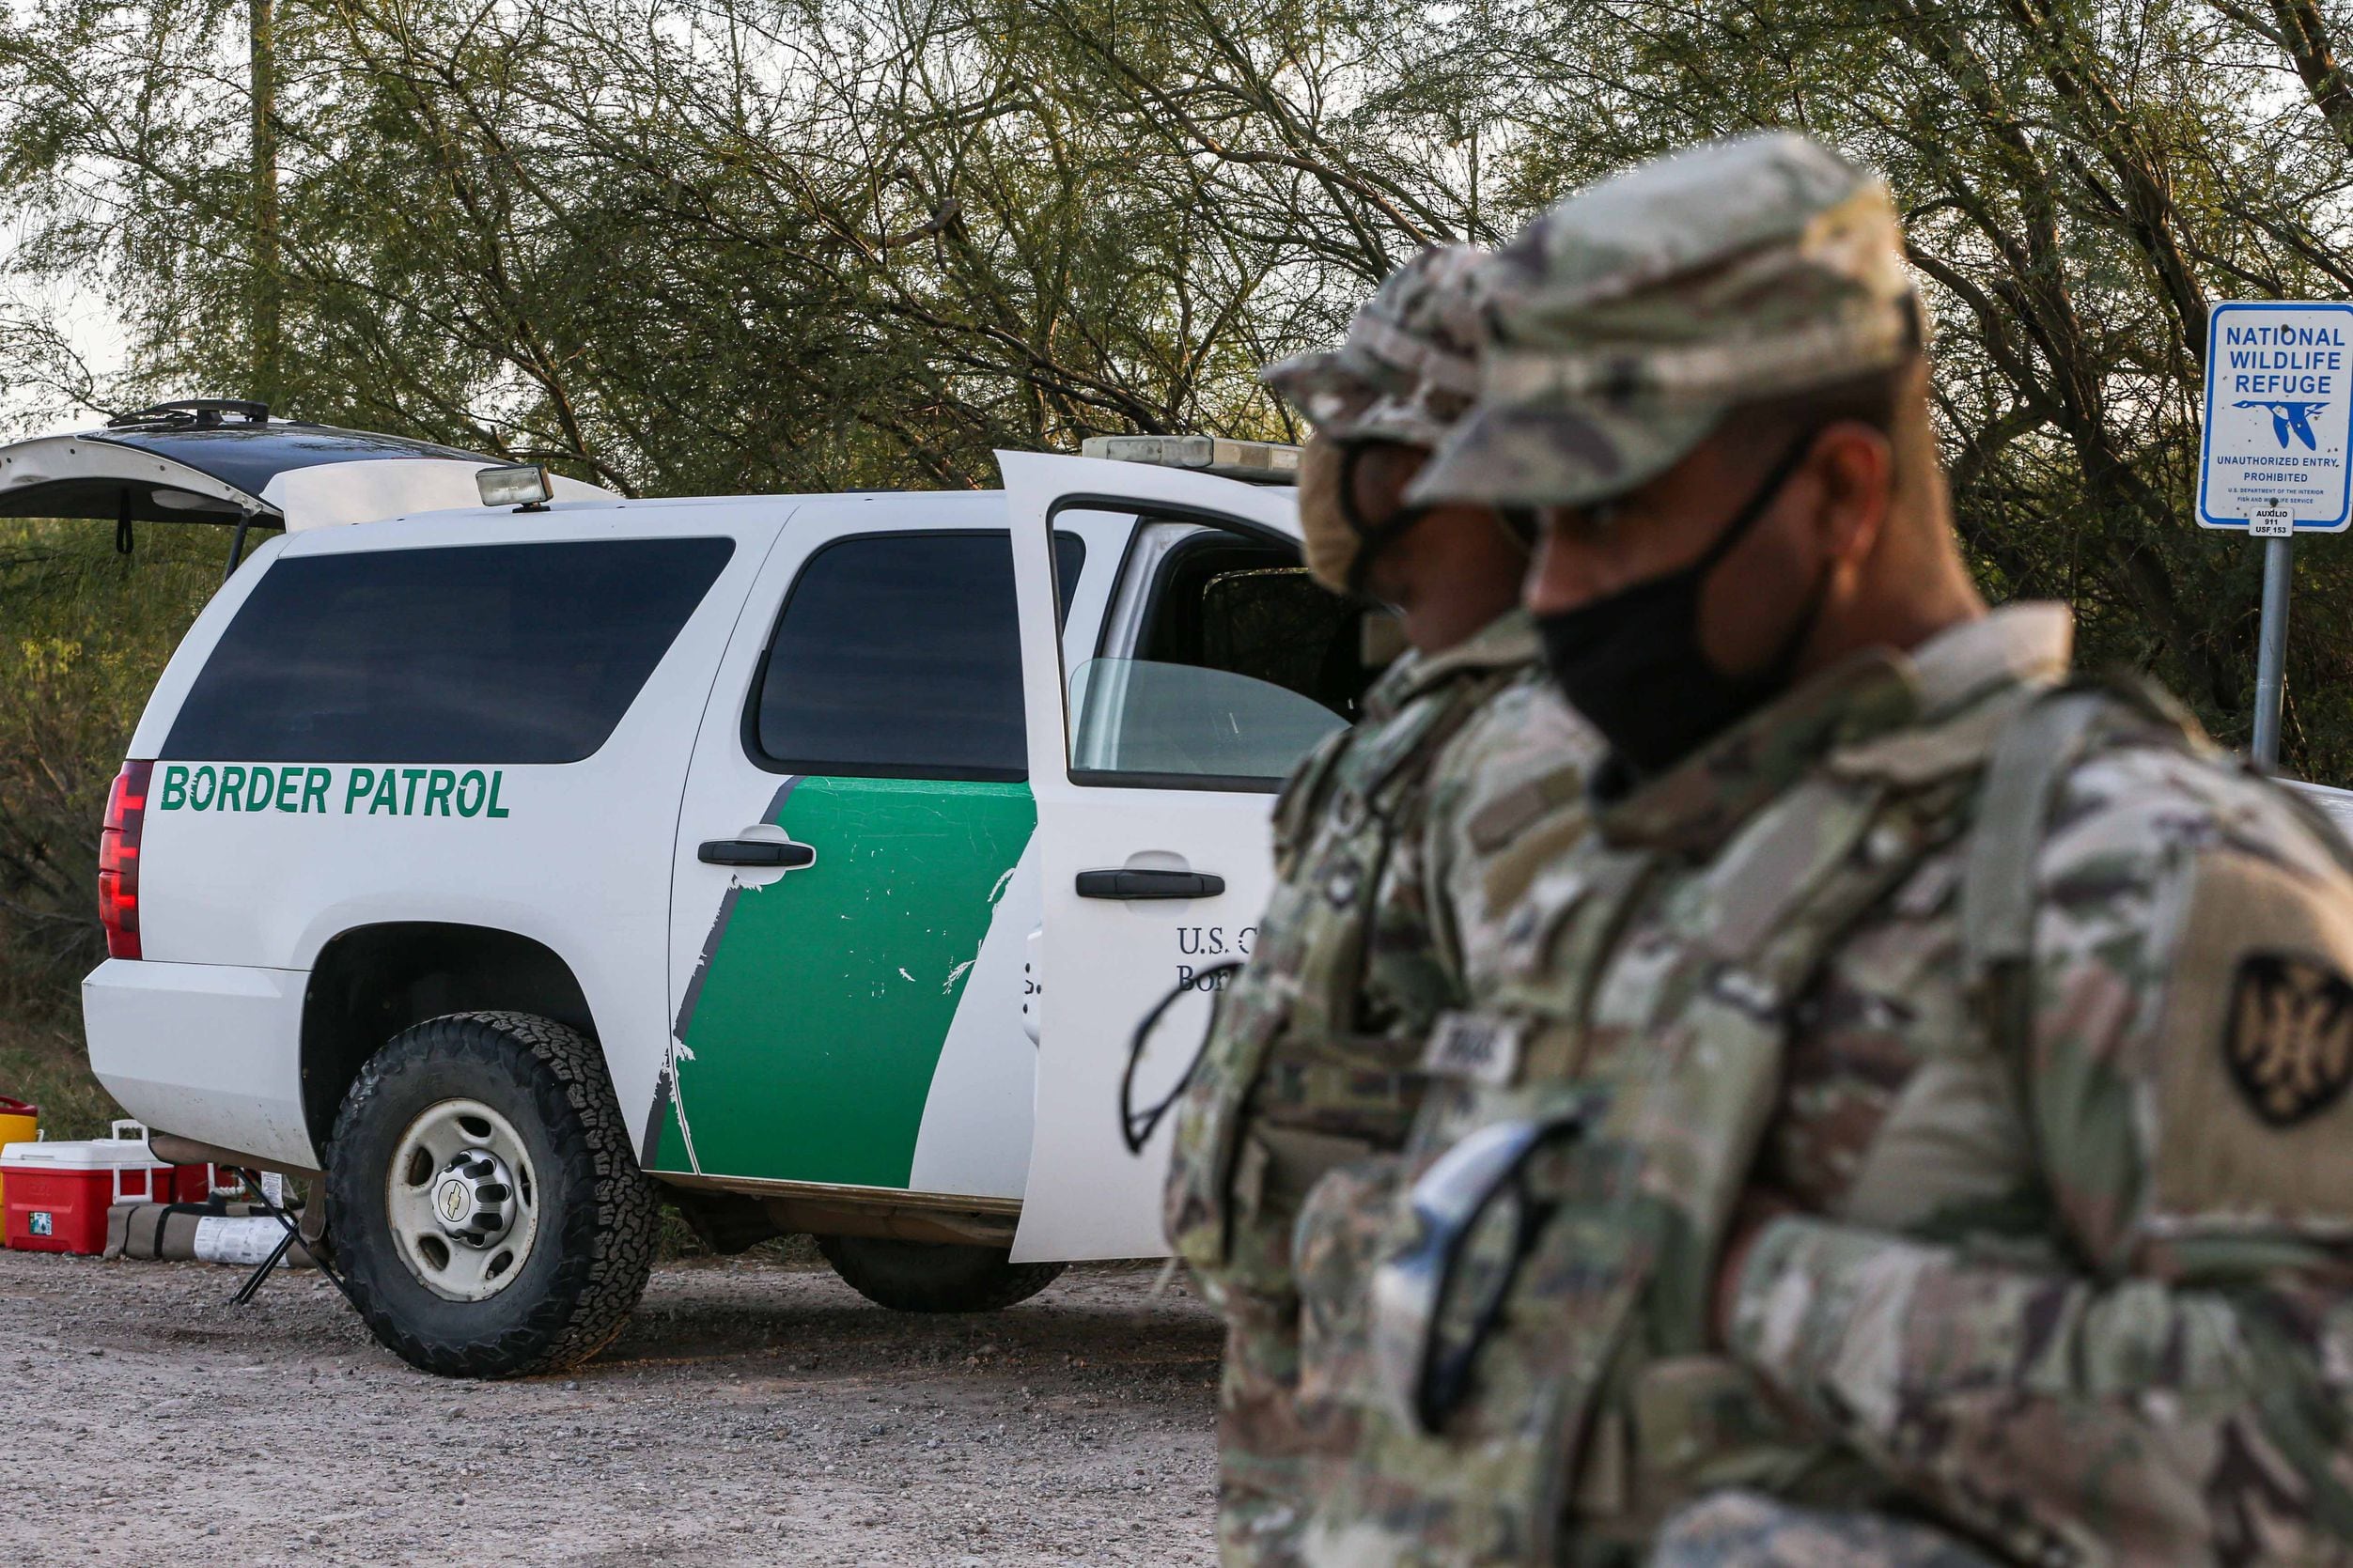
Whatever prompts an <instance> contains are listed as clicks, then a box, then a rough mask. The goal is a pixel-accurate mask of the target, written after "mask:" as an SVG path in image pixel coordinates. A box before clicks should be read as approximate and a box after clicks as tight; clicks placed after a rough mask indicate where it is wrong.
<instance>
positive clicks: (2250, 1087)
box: [2222, 953, 2353, 1127]
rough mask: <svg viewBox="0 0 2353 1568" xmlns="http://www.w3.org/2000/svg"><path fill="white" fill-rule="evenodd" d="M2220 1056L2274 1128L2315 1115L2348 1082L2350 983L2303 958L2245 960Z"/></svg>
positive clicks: (2352, 1032)
mask: <svg viewBox="0 0 2353 1568" xmlns="http://www.w3.org/2000/svg"><path fill="white" fill-rule="evenodd" d="M2222 1054H2223V1060H2224V1061H2225V1062H2227V1063H2229V1065H2230V1070H2231V1079H2232V1081H2233V1082H2235V1083H2236V1084H2237V1085H2238V1092H2239V1093H2240V1094H2243V1095H2245V1096H2246V1098H2247V1103H2248V1105H2250V1106H2251V1107H2252V1108H2253V1110H2254V1112H2255V1114H2256V1115H2258V1116H2260V1117H2262V1118H2263V1119H2264V1120H2265V1121H2267V1122H2268V1123H2270V1124H2271V1125H2272V1126H2278V1127H2290V1126H2296V1125H2297V1124H2298V1123H2299V1122H2303V1121H2306V1120H2309V1119H2310V1118H2312V1117H2314V1116H2316V1115H2318V1114H2319V1113H2320V1112H2322V1111H2323V1110H2328V1109H2329V1107H2330V1106H2331V1105H2334V1104H2335V1103H2336V1102H2337V1100H2338V1098H2339V1097H2340V1096H2342V1095H2343V1094H2345V1086H2346V1085H2347V1084H2348V1083H2353V982H2348V981H2347V980H2346V979H2345V976H2344V975H2342V974H2340V973H2338V972H2337V971H2336V970H2334V969H2332V968H2330V967H2329V966H2327V965H2325V964H2321V963H2316V962H2314V960H2312V959H2310V958H2304V957H2298V956H2297V955H2292V954H2285V953H2251V954H2248V955H2246V956H2245V957H2243V958H2241V959H2240V960H2239V963H2238V972H2237V974H2236V976H2235V977H2234V978H2233V980H2232V985H2231V1006H2230V1014H2229V1017H2228V1023H2227V1027H2226V1029H2225V1031H2224V1033H2223V1039H2222Z"/></svg>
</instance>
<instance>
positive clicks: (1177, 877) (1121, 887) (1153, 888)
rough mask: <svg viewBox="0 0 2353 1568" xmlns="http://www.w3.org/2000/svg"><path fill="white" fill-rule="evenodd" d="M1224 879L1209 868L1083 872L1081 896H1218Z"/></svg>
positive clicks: (1222, 888) (1080, 879) (1223, 886)
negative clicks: (1201, 869) (1207, 869)
mask: <svg viewBox="0 0 2353 1568" xmlns="http://www.w3.org/2000/svg"><path fill="white" fill-rule="evenodd" d="M1224 891H1225V878H1224V877H1219V876H1215V875H1213V874H1211V873H1209V872H1207V871H1082V872H1080V873H1079V896H1080V897H1081V898H1215V897H1216V896H1217V895H1218V894H1219V893H1223V892H1224Z"/></svg>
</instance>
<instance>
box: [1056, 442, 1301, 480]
mask: <svg viewBox="0 0 2353 1568" xmlns="http://www.w3.org/2000/svg"><path fill="white" fill-rule="evenodd" d="M1079 450H1080V451H1081V452H1082V453H1083V454H1084V455H1085V456H1087V457H1090V458H1110V459H1111V460H1112V461H1114V462H1121V463H1158V464H1160V465H1161V467H1163V468H1190V469H1197V470H1199V471H1200V472H1202V473H1204V474H1223V475H1224V476H1225V477H1226V478H1228V479H1248V480H1253V481H1254V482H1256V483H1258V484H1261V485H1296V484H1298V483H1299V448H1298V447H1296V446H1286V445H1285V444H1283V443H1282V442H1273V441H1229V440H1227V439H1226V438H1225V437H1223V436H1089V437H1087V438H1086V440H1085V441H1084V442H1081V443H1080V446H1079Z"/></svg>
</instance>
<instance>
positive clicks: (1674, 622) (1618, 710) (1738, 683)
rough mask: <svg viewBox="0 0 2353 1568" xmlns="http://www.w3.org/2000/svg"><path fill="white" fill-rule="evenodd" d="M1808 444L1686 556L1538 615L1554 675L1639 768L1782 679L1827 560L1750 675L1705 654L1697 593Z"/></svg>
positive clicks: (1660, 762) (1714, 729) (1669, 754)
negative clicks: (1688, 559)
mask: <svg viewBox="0 0 2353 1568" xmlns="http://www.w3.org/2000/svg"><path fill="white" fill-rule="evenodd" d="M1813 450H1814V438H1813V437H1812V436H1811V435H1808V436H1806V437H1805V438H1804V439H1803V440H1800V442H1798V443H1797V444H1796V445H1795V446H1793V447H1791V448H1790V450H1789V452H1788V454H1787V455H1786V456H1784V458H1782V459H1781V461H1780V462H1778V463H1776V464H1775V465H1774V466H1773V471H1772V472H1771V473H1770V474H1767V475H1766V476H1765V480H1764V482H1763V483H1762V484H1760V485H1759V486H1758V487H1757V488H1756V490H1755V492H1754V493H1753V494H1752V495H1751V496H1750V497H1749V499H1748V501H1747V503H1746V504H1745V505H1742V506H1741V508H1740V510H1739V512H1738V514H1737V516H1735V517H1734V518H1733V520H1731V521H1730V522H1729V523H1727V524H1726V525H1725V526H1724V531H1723V533H1722V534H1721V535H1719V536H1717V539H1716V542H1715V543H1714V544H1712V545H1710V546H1708V548H1707V552H1706V554H1704V555H1702V556H1701V557H1700V558H1699V559H1698V560H1696V561H1694V562H1692V563H1691V565H1690V566H1688V567H1680V568H1678V569H1676V570H1675V571H1671V572H1669V573H1667V574H1666V575H1665V576H1663V577H1654V578H1651V579H1650V580H1649V581H1647V582H1638V583H1636V584H1635V585H1634V586H1632V587H1631V588H1627V589H1623V590H1621V591H1619V592H1617V593H1614V594H1612V595H1610V596H1609V597H1608V598H1598V599H1596V600H1594V601H1593V602H1592V603H1590V604H1581V605H1579V606H1578V607H1577V608H1576V609H1574V610H1563V611H1557V612H1555V613H1551V614H1549V615H1539V616H1537V617H1536V629H1537V631H1538V633H1539V635H1541V636H1542V638H1543V640H1544V662H1545V665H1546V667H1547V668H1548V669H1549V670H1550V672H1551V675H1552V679H1553V682H1554V683H1555V684H1556V685H1558V686H1559V687H1560V689H1561V691H1562V693H1563V694H1564V695H1565V696H1566V697H1567V698H1568V703H1569V706H1571V707H1574V708H1575V709H1576V710H1577V711H1578V712H1580V713H1582V714H1583V715H1584V716H1585V718H1586V719H1587V720H1589V721H1590V722H1592V724H1593V726H1594V727H1595V728H1596V729H1597V730H1599V731H1600V732H1601V734H1602V736H1603V737H1604V738H1606V739H1607V740H1608V741H1609V742H1610V745H1611V747H1612V749H1613V750H1614V751H1615V752H1616V753H1617V755H1618V757H1619V758H1620V760H1621V761H1622V762H1623V763H1624V764H1625V765H1626V766H1628V767H1629V768H1632V769H1633V770H1634V772H1636V773H1637V774H1643V775H1648V774H1653V773H1658V772H1660V771H1663V770H1664V769H1666V768H1671V767H1673V766H1674V765H1675V763H1677V762H1680V761H1681V760H1682V759H1683V758H1684V757H1686V756H1688V755H1690V754H1691V753H1692V752H1693V751H1694V750H1696V749H1697V748H1698V747H1699V746H1700V744H1701V743H1702V742H1704V741H1706V740H1707V739H1709V738H1711V737H1714V736H1717V735H1720V734H1722V732H1723V731H1725V730H1726V729H1729V728H1730V727H1732V726H1733V725H1734V724H1736V723H1737V722H1740V721H1741V720H1742V719H1744V718H1746V717H1747V716H1748V715H1749V714H1751V713H1753V712H1754V711H1756V709H1757V708H1759V707H1760V706H1763V705H1764V704H1765V703H1766V702H1767V700H1769V698H1771V697H1773V696H1775V695H1776V694H1778V693H1779V692H1780V691H1782V690H1783V688H1784V687H1786V686H1787V685H1788V684H1789V672H1790V668H1791V666H1792V665H1794V664H1795V663H1796V662H1797V660H1798V654H1799V650H1800V649H1801V648H1802V647H1804V645H1805V640H1806V635H1807V633H1808V632H1810V631H1812V630H1813V629H1814V619H1815V615H1816V614H1817V613H1819V612H1820V610H1821V605H1822V590H1823V587H1824V585H1825V584H1826V583H1827V582H1829V580H1830V574H1829V572H1828V570H1827V568H1826V569H1825V570H1824V572H1823V574H1822V575H1821V577H1819V578H1818V579H1816V581H1815V587H1814V591H1813V592H1812V594H1810V595H1809V596H1808V600H1807V604H1806V608H1805V611H1804V613H1801V614H1800V616H1799V617H1798V619H1797V622H1796V623H1795V624H1794V625H1793V626H1791V628H1790V629H1789V632H1788V635H1787V636H1786V637H1784V639H1783V641H1782V644H1781V646H1780V647H1779V648H1778V649H1776V650H1775V651H1774V654H1773V657H1772V658H1770V659H1769V660H1766V661H1765V664H1764V666H1763V668H1761V669H1758V670H1756V671H1755V672H1753V673H1752V674H1750V675H1724V674H1722V672H1720V671H1719V670H1718V669H1717V668H1716V667H1715V666H1714V665H1713V664H1710V663H1709V662H1708V661H1707V656H1706V654H1705V653H1704V652H1702V651H1701V649H1700V644H1699V600H1700V593H1701V591H1702V589H1704V588H1705V587H1706V583H1707V574H1708V573H1709V572H1710V571H1713V570H1714V569H1715V567H1716V566H1717V564H1718V563H1719V562H1721V561H1722V560H1723V558H1724V557H1725V556H1726V555H1729V554H1730V553H1731V552H1732V551H1733V550H1734V549H1735V548H1736V547H1737V545H1738V544H1739V543H1740V541H1741V539H1743V538H1744V537H1746V536H1747V535H1748V532H1749V530H1750V529H1752V528H1753V527H1755V526H1756V520H1757V519H1758V518H1761V517H1763V516H1764V515H1765V511H1766V509H1767V508H1768V507H1769V506H1770V505H1772V504H1773V498H1774V497H1775V496H1778V495H1779V494H1780V493H1781V489H1782V487H1783V486H1784V485H1785V484H1787V483H1788V482H1789V477H1790V475H1791V474H1795V473H1796V472H1797V471H1798V465H1799V464H1800V463H1801V462H1803V461H1804V460H1805V458H1806V455H1807V454H1808V453H1810V452H1812V451H1813Z"/></svg>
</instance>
